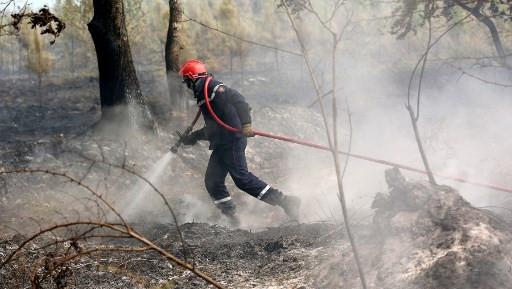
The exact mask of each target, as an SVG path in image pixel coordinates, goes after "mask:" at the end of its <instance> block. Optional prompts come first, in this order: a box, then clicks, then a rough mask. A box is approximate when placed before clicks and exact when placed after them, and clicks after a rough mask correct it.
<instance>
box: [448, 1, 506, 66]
mask: <svg viewBox="0 0 512 289" xmlns="http://www.w3.org/2000/svg"><path fill="white" fill-rule="evenodd" d="M454 2H455V4H457V5H458V6H459V7H461V8H462V9H464V10H466V11H468V12H470V13H471V15H473V17H475V18H476V19H477V20H478V21H480V22H481V23H483V24H484V25H485V26H486V27H487V29H489V33H490V34H491V38H492V43H493V44H494V48H495V49H496V53H497V54H498V56H499V57H500V61H501V62H502V63H503V64H504V65H508V64H507V62H506V59H507V56H506V54H505V49H504V48H503V44H502V42H501V37H500V34H499V32H498V29H497V28H496V24H494V22H493V21H492V19H491V18H489V17H488V16H486V15H484V14H483V13H482V11H481V9H482V5H483V4H484V2H485V1H484V0H478V2H477V3H476V4H475V7H470V6H469V5H467V4H466V3H464V2H463V1H461V0H454Z"/></svg>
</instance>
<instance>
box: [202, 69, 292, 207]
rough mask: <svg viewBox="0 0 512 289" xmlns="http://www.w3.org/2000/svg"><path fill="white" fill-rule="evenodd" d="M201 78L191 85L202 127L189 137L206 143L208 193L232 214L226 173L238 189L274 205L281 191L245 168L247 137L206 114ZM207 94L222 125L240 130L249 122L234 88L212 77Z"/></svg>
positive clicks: (249, 117)
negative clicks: (208, 147)
mask: <svg viewBox="0 0 512 289" xmlns="http://www.w3.org/2000/svg"><path fill="white" fill-rule="evenodd" d="M205 81H206V79H205V78H202V79H199V80H198V81H197V83H196V84H195V86H194V95H195V98H196V100H197V104H198V106H199V107H200V109H201V112H202V115H203V118H204V122H205V127H204V128H202V129H200V130H197V131H195V132H194V133H193V134H192V136H193V137H195V138H196V139H198V140H208V141H209V142H210V150H212V153H211V155H210V161H209V162H208V168H207V169H206V175H205V185H206V189H207V190H208V193H209V194H210V196H211V197H212V199H213V201H214V203H215V204H216V205H217V206H218V207H219V208H220V209H221V210H222V212H223V213H225V214H227V215H232V214H234V211H235V204H234V203H233V201H232V200H231V196H230V195H229V192H228V190H227V188H226V185H225V180H226V176H227V174H228V173H229V175H230V176H231V178H232V179H233V181H234V183H235V185H236V186H237V187H238V188H239V189H240V190H242V191H244V192H246V193H248V194H250V195H251V196H253V197H255V198H258V199H260V200H262V201H265V202H267V203H269V204H271V205H277V204H278V203H279V202H280V201H281V199H282V197H283V194H282V193H281V192H280V191H278V190H276V189H274V188H272V187H270V185H268V184H267V183H265V182H263V181H262V180H260V179H259V178H257V177H256V176H254V175H253V174H252V173H251V172H249V170H248V169H247V162H246V159H245V147H246V146H247V138H246V137H245V136H244V135H243V134H241V133H233V132H230V131H228V130H226V129H225V128H223V127H221V126H220V125H219V124H218V123H217V122H216V121H215V120H214V119H213V117H212V116H211V115H210V113H209V111H208V108H207V107H206V104H205V103H204V92H203V90H204V83H205ZM208 95H209V97H208V98H209V99H210V104H211V106H212V109H213V111H214V112H215V114H217V116H218V117H219V118H220V119H221V120H222V121H223V122H225V123H226V124H228V125H230V126H232V127H235V128H238V129H240V128H241V127H242V125H244V124H249V123H251V115H250V107H249V105H248V104H247V102H246V101H245V99H244V97H243V96H242V95H241V94H240V93H239V92H238V91H236V90H234V89H232V88H230V87H227V86H225V85H224V84H222V83H221V82H219V81H217V80H215V79H212V80H211V81H210V83H209V85H208Z"/></svg>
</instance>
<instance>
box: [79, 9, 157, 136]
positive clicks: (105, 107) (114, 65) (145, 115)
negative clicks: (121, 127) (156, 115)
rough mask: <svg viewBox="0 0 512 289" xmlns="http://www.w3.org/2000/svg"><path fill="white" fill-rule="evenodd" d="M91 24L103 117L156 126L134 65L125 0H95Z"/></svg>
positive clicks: (131, 123) (129, 123) (152, 127)
mask: <svg viewBox="0 0 512 289" xmlns="http://www.w3.org/2000/svg"><path fill="white" fill-rule="evenodd" d="M93 7H94V17H93V18H92V20H91V22H90V23H89V24H88V25H87V26H88V28H89V32H90V33H91V37H92V40H93V42H94V46H95V48H96V56H97V58H98V69H99V82H100V99H101V109H102V120H104V121H105V120H109V121H110V120H112V119H113V118H115V119H117V118H118V117H120V118H121V121H122V123H127V124H128V125H129V126H138V127H144V128H151V129H153V130H155V129H156V124H155V122H154V121H153V118H152V116H151V113H150V112H149V109H148V107H147V105H146V101H145V98H144V96H143V95H142V92H141V90H140V85H139V80H138V79H137V75H136V72H135V67H134V65H133V60H132V54H131V50H130V43H129V41H128V32H127V30H126V25H125V15H124V5H123V1H122V0H94V1H93Z"/></svg>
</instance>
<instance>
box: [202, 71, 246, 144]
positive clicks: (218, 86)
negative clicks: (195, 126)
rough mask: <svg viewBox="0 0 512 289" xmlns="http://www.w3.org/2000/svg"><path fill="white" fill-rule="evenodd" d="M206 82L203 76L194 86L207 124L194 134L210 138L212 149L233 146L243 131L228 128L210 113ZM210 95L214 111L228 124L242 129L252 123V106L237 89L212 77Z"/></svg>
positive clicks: (209, 87)
mask: <svg viewBox="0 0 512 289" xmlns="http://www.w3.org/2000/svg"><path fill="white" fill-rule="evenodd" d="M205 82H206V78H201V79H199V80H198V81H197V82H196V84H195V86H194V97H195V98H196V101H197V105H198V106H199V108H200V109H201V114H202V115H203V118H204V122H205V126H204V127H203V128H202V129H200V130H198V131H196V132H195V133H194V134H195V135H196V137H197V139H202V140H208V141H209V142H210V149H212V150H213V149H215V148H216V147H218V146H232V145H233V143H234V141H236V140H237V139H240V138H244V136H243V135H242V134H241V133H233V132H230V131H228V130H226V129H225V128H223V127H222V126H220V125H219V124H218V123H217V122H216V121H215V119H213V117H212V116H211V115H210V112H209V111H208V108H207V107H206V104H205V102H204V84H205ZM208 96H209V97H208V99H209V100H210V104H211V106H212V109H213V111H214V112H215V114H217V116H218V117H219V118H220V119H221V120H222V121H223V122H225V123H226V124H228V125H230V126H232V127H235V128H238V129H240V128H241V127H242V125H244V124H248V123H251V114H250V110H251V108H250V107H249V105H248V104H247V102H246V101H245V98H244V97H243V96H242V95H241V94H240V93H239V92H238V91H236V90H235V89H233V88H230V87H228V86H226V85H224V84H223V83H222V82H220V81H218V80H216V79H214V78H212V79H211V80H210V83H209V84H208Z"/></svg>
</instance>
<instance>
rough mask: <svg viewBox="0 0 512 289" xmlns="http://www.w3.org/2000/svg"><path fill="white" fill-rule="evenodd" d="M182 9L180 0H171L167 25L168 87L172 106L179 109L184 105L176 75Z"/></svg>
mask: <svg viewBox="0 0 512 289" xmlns="http://www.w3.org/2000/svg"><path fill="white" fill-rule="evenodd" d="M180 17H181V11H180V7H179V3H178V0H169V26H168V27H167V38H166V40H165V72H166V75H167V87H168V90H169V98H170V100H171V105H172V108H173V109H174V110H175V111H177V110H179V108H180V107H181V106H182V105H181V102H182V101H181V99H182V95H181V92H182V90H181V89H180V80H179V79H178V78H177V76H176V72H178V70H179V59H178V41H177V37H176V34H177V33H176V32H177V30H178V27H177V25H176V24H177V23H178V21H179V20H180Z"/></svg>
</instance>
